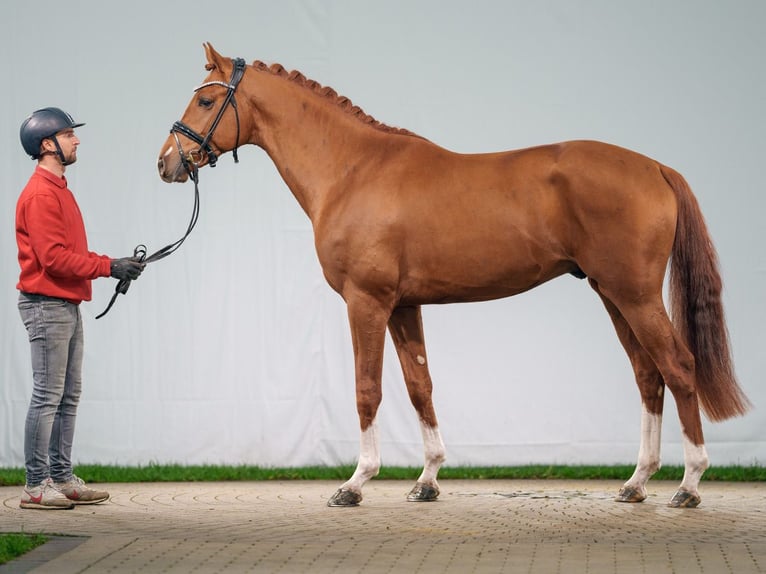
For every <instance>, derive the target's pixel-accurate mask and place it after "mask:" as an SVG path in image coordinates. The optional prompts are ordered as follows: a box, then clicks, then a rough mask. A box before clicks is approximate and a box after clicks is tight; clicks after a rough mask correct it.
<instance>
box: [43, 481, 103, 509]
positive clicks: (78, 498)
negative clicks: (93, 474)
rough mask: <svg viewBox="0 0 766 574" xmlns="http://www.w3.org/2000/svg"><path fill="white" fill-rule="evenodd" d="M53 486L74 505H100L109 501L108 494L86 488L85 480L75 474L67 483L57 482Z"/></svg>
mask: <svg viewBox="0 0 766 574" xmlns="http://www.w3.org/2000/svg"><path fill="white" fill-rule="evenodd" d="M53 486H54V487H55V488H57V489H58V490H60V491H61V493H62V494H63V495H64V496H65V497H66V498H67V499H69V500H70V501H71V502H73V503H74V504H98V503H99V502H104V501H105V500H109V493H108V492H106V491H105V490H94V489H93V488H90V487H88V486H85V483H84V482H83V480H82V479H81V478H79V477H77V476H75V475H74V474H73V475H72V478H71V479H69V480H68V481H67V482H56V483H53Z"/></svg>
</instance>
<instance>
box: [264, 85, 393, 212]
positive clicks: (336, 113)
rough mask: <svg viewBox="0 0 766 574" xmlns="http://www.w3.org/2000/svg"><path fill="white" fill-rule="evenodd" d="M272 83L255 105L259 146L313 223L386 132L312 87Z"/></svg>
mask: <svg viewBox="0 0 766 574" xmlns="http://www.w3.org/2000/svg"><path fill="white" fill-rule="evenodd" d="M269 80H271V81H269V82H264V84H266V85H264V86H263V88H262V89H261V90H259V94H258V96H257V98H256V100H257V101H256V102H255V105H256V106H257V107H258V110H259V114H258V120H257V121H258V128H257V129H258V132H259V140H260V141H259V142H258V143H259V145H260V146H261V147H262V148H263V149H264V150H265V151H266V152H267V153H268V154H269V156H270V157H271V159H272V161H273V162H274V164H275V165H276V167H277V169H278V170H279V173H280V174H281V175H282V178H283V179H284V180H285V183H287V185H288V187H289V188H290V190H291V191H292V193H293V195H294V196H295V198H296V199H297V200H298V203H300V205H301V207H302V208H303V210H304V211H305V212H306V214H307V215H308V216H309V218H311V219H312V221H313V219H314V217H315V216H316V214H317V213H319V212H321V211H322V209H323V208H324V204H325V202H326V201H327V199H328V195H329V194H331V193H332V192H333V191H335V190H337V189H339V188H340V187H341V186H342V181H343V180H344V179H345V178H346V176H347V174H348V172H349V170H351V169H353V167H354V164H356V163H357V162H358V161H361V160H362V159H363V157H364V154H365V151H366V150H368V149H371V148H372V147H373V143H372V142H373V141H374V140H376V139H378V138H380V136H381V135H382V134H380V132H378V131H377V130H375V129H373V128H370V127H369V126H367V125H365V124H364V123H363V122H361V121H359V120H358V119H357V118H354V117H352V116H351V114H349V113H347V112H345V111H344V110H343V109H341V108H340V106H338V105H337V104H336V103H335V102H334V101H331V100H330V99H329V98H323V97H322V96H319V95H317V94H314V93H312V92H311V91H310V90H309V89H308V88H306V87H303V86H300V85H296V84H294V83H292V82H291V81H289V80H286V79H284V78H269Z"/></svg>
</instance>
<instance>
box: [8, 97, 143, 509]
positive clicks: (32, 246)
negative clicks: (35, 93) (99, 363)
mask: <svg viewBox="0 0 766 574" xmlns="http://www.w3.org/2000/svg"><path fill="white" fill-rule="evenodd" d="M82 125H85V124H81V123H80V124H78V123H75V122H74V120H73V119H72V117H71V116H70V115H69V114H67V113H66V112H64V111H62V110H60V109H58V108H44V109H41V110H37V111H36V112H34V113H33V114H32V115H31V116H29V117H28V118H27V119H25V120H24V122H23V123H22V124H21V130H20V136H21V144H22V146H23V148H24V151H25V152H26V153H27V154H29V155H30V156H31V157H32V159H36V160H37V167H36V168H35V171H34V173H33V174H32V177H31V178H30V179H29V181H28V182H27V185H26V187H25V188H24V190H23V191H22V192H21V195H20V196H19V200H18V203H17V204H16V243H17V244H18V249H19V266H20V267H21V274H20V277H19V282H18V285H17V286H16V287H17V288H18V290H19V291H20V294H19V312H20V314H21V318H22V320H23V322H24V326H25V327H26V328H27V332H28V334H29V342H30V344H31V347H32V373H33V381H34V386H33V390H32V400H31V402H30V405H29V411H28V412H27V418H26V424H25V433H24V458H25V466H26V486H25V488H24V491H23V493H22V495H21V503H20V506H21V508H38V509H68V508H73V507H74V505H75V504H96V503H98V502H103V501H105V500H107V499H108V498H109V493H108V492H105V491H100V490H94V489H92V488H89V487H88V486H86V485H85V483H84V482H83V481H82V480H81V479H80V478H78V477H77V476H75V474H74V473H73V472H72V460H71V453H72V442H73V438H74V429H75V418H76V415H77V405H78V403H79V399H80V389H81V381H82V377H81V371H82V356H83V331H82V318H81V316H80V308H79V305H80V303H81V302H82V301H90V299H91V280H92V279H95V278H97V277H109V276H111V277H115V278H117V279H131V280H132V279H137V278H138V276H139V275H140V274H141V271H143V269H144V265H145V264H144V263H143V262H141V261H139V260H137V259H135V258H130V257H124V258H121V259H111V258H109V257H108V256H106V255H99V254H97V253H93V252H90V251H88V241H87V237H86V234H85V226H84V224H83V220H82V215H81V213H80V209H79V207H78V205H77V202H76V201H75V198H74V195H72V192H71V191H70V190H69V189H68V187H67V180H66V178H65V177H64V171H65V170H66V166H68V165H71V164H73V163H74V162H75V161H77V146H78V145H79V144H80V140H79V139H78V138H77V136H76V135H75V132H74V129H75V128H77V127H80V126H82Z"/></svg>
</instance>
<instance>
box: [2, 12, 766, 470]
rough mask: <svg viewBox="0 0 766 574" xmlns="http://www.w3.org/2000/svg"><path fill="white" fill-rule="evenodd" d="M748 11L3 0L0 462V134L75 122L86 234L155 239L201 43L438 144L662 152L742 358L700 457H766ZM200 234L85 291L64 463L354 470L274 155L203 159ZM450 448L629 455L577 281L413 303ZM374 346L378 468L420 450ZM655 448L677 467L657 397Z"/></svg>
mask: <svg viewBox="0 0 766 574" xmlns="http://www.w3.org/2000/svg"><path fill="white" fill-rule="evenodd" d="M764 22H766V3H764V2H762V1H761V0H733V1H731V2H725V3H724V2H718V1H716V0H702V1H700V0H673V1H670V2H668V1H667V0H644V1H642V2H627V1H617V2H615V1H613V0H582V1H576V2H572V1H570V0H547V1H544V2H522V1H518V0H511V1H507V0H505V1H499V0H498V1H482V0H479V1H476V2H455V1H444V0H439V1H435V0H429V1H413V0H385V1H352V0H313V1H312V0H303V1H297V0H289V1H284V2H273V1H267V0H257V1H256V0H241V1H228V2H227V1H224V0H222V1H220V2H209V1H201V0H186V1H185V2H150V1H148V0H134V1H133V2H120V3H112V2H99V1H96V0H71V1H69V2H60V1H53V0H40V1H38V2H22V1H20V0H12V1H11V2H7V3H6V4H5V5H4V6H3V9H2V19H0V38H2V40H0V41H1V42H2V55H3V73H2V78H3V79H2V90H0V102H1V103H2V105H1V106H0V182H2V195H1V199H0V201H2V205H1V206H0V213H2V217H3V219H2V221H3V222H4V224H3V225H2V229H3V230H4V231H3V233H2V234H0V256H1V257H2V266H0V277H1V278H2V281H1V282H0V285H2V289H0V348H1V349H2V371H1V375H0V376H1V377H2V378H1V379H0V466H22V465H23V427H24V418H25V415H26V409H27V404H28V401H29V397H30V394H31V384H32V383H31V367H30V359H29V345H28V341H27V336H26V332H25V330H24V328H23V326H22V324H21V321H20V319H19V316H18V311H17V308H16V299H17V292H16V290H15V285H16V281H17V278H18V264H17V261H16V244H15V238H14V229H13V221H14V209H15V203H16V198H17V197H18V194H19V193H20V191H21V189H22V188H23V186H24V185H25V183H26V181H27V179H28V177H29V175H30V173H31V172H32V170H33V168H34V162H32V161H30V160H29V159H28V158H26V157H25V155H24V153H23V151H22V149H21V146H20V144H19V139H18V129H19V125H20V124H21V121H22V120H23V119H24V117H26V116H27V115H28V114H29V113H31V112H32V111H33V110H35V109H37V108H40V107H44V106H59V107H61V108H63V109H65V110H67V111H68V112H70V113H71V114H72V115H73V116H74V117H75V119H77V120H78V121H84V122H86V123H87V125H86V126H85V127H83V128H80V129H79V130H78V136H79V137H80V139H81V142H82V143H81V146H80V150H79V154H78V156H79V161H78V162H77V164H76V165H74V166H72V167H71V168H69V169H68V170H67V178H68V179H69V182H70V187H71V189H72V190H73V191H74V193H75V195H76V197H77V198H78V201H79V203H80V207H81V209H82V211H83V214H84V217H85V223H86V228H87V230H88V234H89V241H90V246H91V249H92V250H94V251H97V252H99V253H106V254H109V255H111V256H114V257H118V256H126V255H129V254H131V253H132V250H133V247H134V246H135V245H136V244H138V243H145V244H146V245H147V246H148V248H149V250H150V251H154V250H156V249H158V248H159V247H161V246H163V245H165V244H167V243H169V242H171V241H173V240H175V239H176V238H177V237H178V236H180V234H181V233H182V231H183V230H184V229H185V227H186V224H187V222H188V217H189V215H190V212H191V208H192V187H191V184H187V185H177V184H176V185H172V186H171V185H167V184H164V183H162V182H161V181H160V180H159V178H158V176H157V171H156V168H155V162H156V157H157V155H158V153H159V151H160V150H159V148H160V145H161V144H162V142H163V141H164V139H165V137H166V136H167V133H168V130H169V128H170V126H171V124H172V123H173V121H175V120H176V119H179V118H180V116H181V113H182V112H183V110H184V108H185V106H186V103H187V102H188V100H189V99H190V97H191V95H192V88H193V87H195V86H196V85H198V84H199V83H200V82H201V80H202V78H204V76H205V71H204V69H203V65H204V62H205V59H204V52H203V49H202V43H203V42H204V41H210V42H212V43H213V45H214V46H215V47H216V48H217V49H218V50H219V51H220V52H221V53H222V54H224V55H227V56H232V57H233V56H240V57H243V58H245V59H246V60H247V61H248V62H251V61H253V60H255V59H261V60H264V61H266V62H268V63H273V62H279V63H281V64H283V65H284V66H285V67H286V68H288V69H298V70H300V71H301V72H303V73H304V74H305V75H306V76H308V77H310V78H312V79H315V80H317V81H318V82H320V83H322V84H324V85H329V86H332V87H333V88H334V89H335V90H336V91H337V92H338V93H340V94H343V95H345V96H347V97H349V98H351V100H352V101H353V102H354V103H355V104H357V105H359V106H360V107H361V108H363V109H364V110H365V112H367V113H369V114H371V115H372V116H374V117H375V118H376V119H378V120H380V121H382V122H385V123H387V124H389V125H394V126H400V127H404V128H407V129H409V130H412V131H414V132H416V133H419V134H421V135H423V136H425V137H427V138H428V139H430V140H432V141H433V142H435V143H437V144H439V145H442V146H444V147H446V148H448V149H451V150H454V151H458V152H471V153H473V152H488V151H497V150H502V149H513V148H521V147H528V146H532V145H538V144H544V143H550V142H555V141H562V140H568V139H579V138H587V139H599V140H604V141H607V142H610V143H615V144H618V145H622V146H625V147H629V148H632V149H634V150H636V151H639V152H641V153H644V154H646V155H649V156H651V157H654V158H655V159H657V160H659V161H661V162H663V163H665V164H668V165H670V166H673V167H674V168H675V169H677V170H678V171H680V172H681V173H682V174H684V176H685V177H686V178H687V179H688V181H689V182H690V184H691V185H692V187H693V189H694V191H695V193H696V195H697V197H698V199H699V202H700V204H701V206H702V209H703V212H704V213H705V215H706V217H707V221H708V225H709V228H710V231H711V234H712V236H713V239H714V242H715V244H716V247H717V249H718V251H719V255H720V258H721V264H722V272H723V276H724V281H725V293H724V303H725V306H726V310H727V316H728V324H729V330H730V333H731V338H732V344H733V350H734V355H735V362H736V369H737V373H738V375H739V378H740V381H741V385H742V387H743V388H744V389H745V391H746V393H747V394H748V395H749V397H750V398H751V400H752V401H753V403H754V404H755V410H753V411H752V412H751V413H750V414H748V415H747V416H746V417H743V418H740V419H736V420H731V421H727V422H725V423H720V424H710V423H708V422H707V421H705V433H706V439H707V443H708V451H709V453H710V456H711V459H712V462H713V464H745V465H748V464H752V463H756V462H757V463H760V464H763V463H764V462H765V461H766V440H765V439H764V430H763V429H764V428H766V414H765V413H766V411H764V408H763V407H764V405H766V390H765V386H764V384H763V376H764V370H765V369H764V367H765V366H766V365H765V364H764V356H765V354H764V352H763V343H764V340H765V339H766V331H765V328H764V325H766V312H765V311H764V309H765V306H764V302H763V295H764V293H766V255H764V253H766V250H764V239H763V230H764V224H763V218H764V211H766V199H765V198H764V193H763V173H762V172H763V165H764V158H766V138H764V131H765V130H764V128H766V125H765V124H764V119H763V117H764V116H763V109H764V104H765V103H766V75H765V73H764V66H763V57H764V54H765V53H766V40H765V38H766V36H764V33H763V23H764ZM200 175H201V192H202V212H201V215H200V220H199V225H198V226H197V229H196V230H195V231H194V233H193V234H192V235H191V237H190V238H189V239H188V240H187V242H186V243H185V244H184V246H183V247H182V249H181V250H180V251H179V252H178V253H176V254H175V255H173V256H171V257H170V258H168V259H166V260H164V261H162V262H159V263H156V264H152V265H151V266H149V267H148V268H147V270H146V272H145V273H144V275H143V276H142V277H141V279H140V280H139V281H137V282H136V283H134V284H133V285H132V287H131V289H130V292H129V293H128V294H127V296H124V297H120V300H119V302H118V304H117V306H116V307H115V308H114V309H113V310H112V311H111V312H110V314H109V315H107V316H106V317H105V318H103V319H100V320H98V321H96V320H95V316H96V315H97V314H98V313H99V312H100V311H101V310H102V309H103V308H104V306H105V305H106V303H107V301H108V299H109V297H110V296H111V293H112V290H113V289H114V284H115V282H114V280H111V279H100V280H98V281H96V282H94V299H93V301H92V302H90V303H84V304H83V305H82V312H83V316H84V323H85V336H86V354H85V365H84V379H85V382H84V392H83V398H82V402H81V405H80V411H79V418H78V422H77V424H78V428H77V434H76V437H75V453H74V454H75V459H76V461H77V462H80V463H91V462H92V463H104V464H124V465H135V464H147V463H150V462H159V463H186V464H196V463H211V464H218V463H230V464H257V465H275V466H276V465H279V466H299V465H308V464H338V463H349V462H354V461H355V459H356V455H357V450H358V423H357V418H356V410H355V400H354V381H353V364H352V354H351V344H350V335H349V330H348V326H347V322H346V312H345V307H344V304H343V302H342V300H341V299H340V297H338V296H337V295H336V294H335V293H334V292H333V291H332V290H331V289H330V288H329V286H327V284H326V283H325V281H324V279H323V277H322V273H321V270H320V268H319V265H318V262H317V258H316V255H315V252H314V246H313V236H312V231H311V226H310V224H309V221H308V219H307V218H306V217H305V215H304V214H303V212H302V211H301V209H300V208H299V206H298V204H297V202H296V201H295V200H294V198H293V197H292V195H291V194H290V192H289V190H288V189H287V187H286V186H285V184H284V183H283V182H282V180H281V179H280V178H279V175H278V174H277V171H276V169H275V168H274V166H273V164H272V163H271V162H270V160H269V158H268V157H267V156H266V154H265V153H264V152H263V151H262V150H261V149H259V148H255V147H252V146H250V147H247V148H243V149H241V150H240V163H239V164H237V165H235V164H234V163H233V161H232V158H231V156H230V154H229V155H226V156H224V157H222V158H221V159H220V161H219V165H218V167H216V168H215V169H210V168H205V169H203V170H202V172H201V174H200ZM424 323H425V329H426V339H427V344H428V350H429V357H430V364H431V368H432V375H433V379H434V387H435V403H436V408H437V414H438V416H439V419H440V423H441V427H442V431H443V434H444V438H445V441H446V443H447V453H448V464H451V465H458V464H461V465H463V464H473V465H517V464H527V463H571V464H586V463H604V464H609V463H630V462H633V461H634V460H635V457H636V454H637V451H638V438H639V419H640V400H639V396H638V392H637V390H636V387H635V383H634V382H633V378H632V373H631V370H630V366H629V363H628V360H627V358H626V356H625V354H624V352H623V351H622V348H621V347H620V345H619V343H618V341H617V337H616V335H615V334H614V332H613V329H612V326H611V323H610V321H609V319H608V317H607V314H606V312H605V310H604V309H603V307H602V306H601V303H600V302H599V301H598V299H597V297H596V296H595V294H594V293H593V292H592V291H591V290H590V289H589V287H588V286H587V284H586V282H584V281H579V280H576V279H574V278H573V277H570V276H566V277H562V278H560V279H558V280H556V281H554V282H551V283H549V284H546V285H544V286H542V287H540V288H538V289H536V290H534V291H531V292H529V293H526V294H523V295H520V296H517V297H514V298H511V299H505V300H502V301H495V302H489V303H480V304H466V305H449V306H433V307H427V308H425V309H424ZM392 351H393V349H392V347H391V346H389V347H387V352H386V359H385V365H384V381H383V391H384V399H383V404H382V407H381V411H380V414H379V422H380V426H381V436H382V455H383V463H384V464H387V465H408V466H417V465H419V464H421V461H422V452H421V444H420V433H419V429H418V424H417V420H416V417H415V415H414V411H413V410H412V408H411V406H410V404H409V401H408V398H407V393H406V391H405V388H404V384H403V381H402V377H401V374H400V371H399V366H398V363H397V361H396V357H395V354H394V353H393V352H392ZM665 412H666V417H665V426H664V440H663V460H664V462H666V463H680V462H681V460H682V451H681V446H680V432H679V429H678V418H677V415H676V413H675V404H674V403H673V400H672V398H668V399H667V402H666V411H665Z"/></svg>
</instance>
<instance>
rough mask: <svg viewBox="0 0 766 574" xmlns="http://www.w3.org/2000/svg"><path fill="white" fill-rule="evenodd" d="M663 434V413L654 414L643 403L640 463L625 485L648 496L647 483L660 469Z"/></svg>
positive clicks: (639, 450) (639, 451)
mask: <svg viewBox="0 0 766 574" xmlns="http://www.w3.org/2000/svg"><path fill="white" fill-rule="evenodd" d="M661 435H662V415H661V414H653V413H650V412H649V411H648V410H646V405H643V404H642V405H641V446H640V447H639V449H638V463H637V464H636V470H635V471H634V472H633V476H631V477H630V479H629V480H628V481H627V482H626V483H625V485H624V486H625V487H631V488H635V489H636V490H638V491H639V492H640V493H641V494H643V495H644V496H646V483H647V482H648V481H649V479H650V478H651V476H652V475H653V474H654V473H655V472H657V471H658V470H659V469H660V466H661V464H660V438H661Z"/></svg>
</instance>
